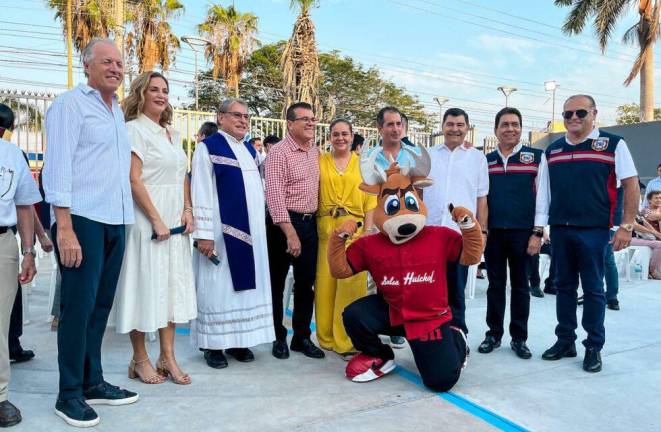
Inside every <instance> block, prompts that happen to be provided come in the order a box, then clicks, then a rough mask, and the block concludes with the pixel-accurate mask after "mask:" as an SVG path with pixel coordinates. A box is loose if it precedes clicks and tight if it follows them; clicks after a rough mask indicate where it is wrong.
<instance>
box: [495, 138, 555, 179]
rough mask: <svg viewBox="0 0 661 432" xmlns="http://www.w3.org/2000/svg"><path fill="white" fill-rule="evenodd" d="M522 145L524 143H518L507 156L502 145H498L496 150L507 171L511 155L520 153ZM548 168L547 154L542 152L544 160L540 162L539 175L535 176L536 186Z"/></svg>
mask: <svg viewBox="0 0 661 432" xmlns="http://www.w3.org/2000/svg"><path fill="white" fill-rule="evenodd" d="M521 147H523V144H521V143H518V144H517V145H516V146H514V148H513V149H512V152H511V153H510V154H509V155H507V157H505V156H504V155H503V153H502V152H501V151H500V147H496V151H497V152H498V156H500V158H501V159H502V160H503V166H504V167H505V171H507V163H508V162H509V159H510V156H512V155H514V154H516V153H518V152H520V151H521ZM546 170H548V163H547V162H546V155H545V154H544V153H542V161H541V162H540V163H539V168H538V171H537V176H536V177H535V187H537V188H538V187H539V178H540V176H541V175H542V173H543V172H545V171H546Z"/></svg>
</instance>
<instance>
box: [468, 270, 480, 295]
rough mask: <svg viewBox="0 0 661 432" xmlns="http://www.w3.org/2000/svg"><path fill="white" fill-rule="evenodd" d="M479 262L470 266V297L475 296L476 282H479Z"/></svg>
mask: <svg viewBox="0 0 661 432" xmlns="http://www.w3.org/2000/svg"><path fill="white" fill-rule="evenodd" d="M478 265H479V264H474V265H472V266H469V267H468V278H467V279H466V293H467V295H466V297H468V298H469V299H474V298H475V284H476V283H477V267H478Z"/></svg>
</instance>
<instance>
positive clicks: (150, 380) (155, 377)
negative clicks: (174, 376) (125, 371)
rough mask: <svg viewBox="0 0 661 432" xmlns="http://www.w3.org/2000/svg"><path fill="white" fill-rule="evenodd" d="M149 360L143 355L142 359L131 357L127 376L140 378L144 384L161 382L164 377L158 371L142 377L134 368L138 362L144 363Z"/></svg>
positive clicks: (163, 380)
mask: <svg viewBox="0 0 661 432" xmlns="http://www.w3.org/2000/svg"><path fill="white" fill-rule="evenodd" d="M148 361H149V357H145V358H144V359H142V360H139V361H136V360H135V359H134V358H132V359H131V363H130V364H129V378H130V379H136V378H138V379H140V381H142V382H143V383H145V384H163V383H164V382H165V377H164V376H163V375H160V374H159V373H158V371H157V372H156V373H155V374H153V375H150V376H148V377H145V378H143V377H142V376H141V375H140V374H139V373H138V372H137V371H136V370H135V367H136V366H137V365H139V364H142V363H145V362H148Z"/></svg>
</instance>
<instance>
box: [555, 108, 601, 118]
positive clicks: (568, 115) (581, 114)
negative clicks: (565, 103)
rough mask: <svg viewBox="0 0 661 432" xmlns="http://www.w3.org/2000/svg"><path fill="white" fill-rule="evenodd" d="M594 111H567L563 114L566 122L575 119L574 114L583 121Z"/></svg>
mask: <svg viewBox="0 0 661 432" xmlns="http://www.w3.org/2000/svg"><path fill="white" fill-rule="evenodd" d="M592 111H594V110H584V109H579V110H576V111H565V112H563V113H562V116H563V117H564V118H565V120H569V119H570V118H572V117H574V113H576V117H578V118H580V119H583V118H585V117H587V116H588V113H591V112H592Z"/></svg>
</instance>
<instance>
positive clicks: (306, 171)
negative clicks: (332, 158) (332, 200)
mask: <svg viewBox="0 0 661 432" xmlns="http://www.w3.org/2000/svg"><path fill="white" fill-rule="evenodd" d="M264 166H265V174H266V204H267V206H268V209H269V214H270V215H271V218H272V219H273V222H274V223H276V224H280V223H288V222H291V220H290V219H289V213H288V211H292V212H296V213H314V212H316V211H317V205H318V201H319V149H317V147H316V146H315V145H314V144H313V143H312V142H310V143H309V144H308V145H306V146H301V145H299V144H298V143H297V142H296V141H294V139H293V138H292V137H291V135H289V134H287V136H285V139H283V140H282V141H280V142H279V143H277V144H276V145H274V146H273V148H272V149H271V151H270V152H269V153H268V155H267V156H266V161H265V162H264Z"/></svg>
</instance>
